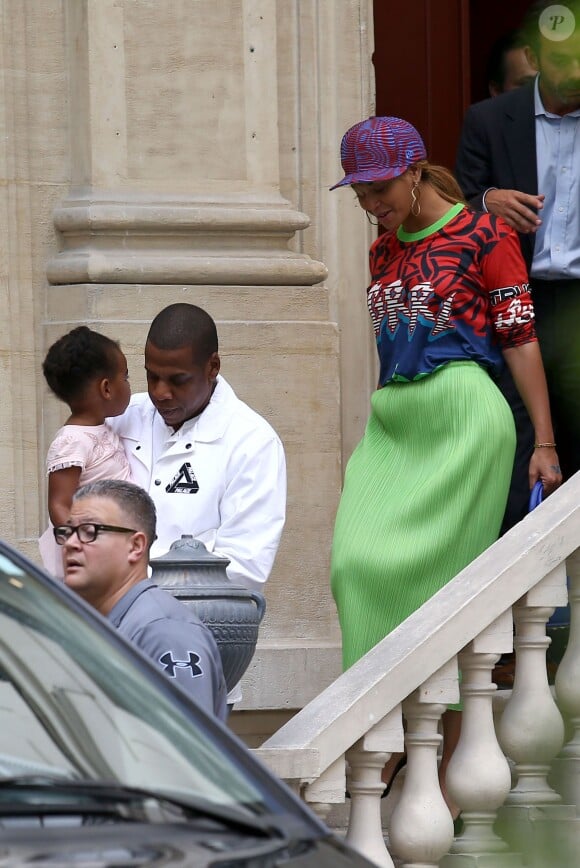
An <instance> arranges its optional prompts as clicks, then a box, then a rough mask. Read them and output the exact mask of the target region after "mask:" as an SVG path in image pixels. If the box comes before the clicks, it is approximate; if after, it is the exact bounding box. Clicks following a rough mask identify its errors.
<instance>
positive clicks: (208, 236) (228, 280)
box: [47, 193, 327, 286]
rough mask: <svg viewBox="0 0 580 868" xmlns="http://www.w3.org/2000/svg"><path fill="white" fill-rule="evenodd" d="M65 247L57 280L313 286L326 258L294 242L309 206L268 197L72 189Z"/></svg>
mask: <svg viewBox="0 0 580 868" xmlns="http://www.w3.org/2000/svg"><path fill="white" fill-rule="evenodd" d="M53 217H54V225H55V227H56V229H57V231H58V233H59V238H60V244H61V250H60V252H59V253H58V254H57V255H56V256H54V257H53V258H52V260H51V261H50V262H49V264H48V268H47V275H48V279H49V281H50V283H52V284H78V283H142V284H143V283H145V284H159V283H161V284H177V283H182V282H185V283H188V284H205V285H215V284H222V285H223V284H227V285H244V286H248V285H254V286H256V285H258V286H263V285H290V286H292V285H296V286H303V285H306V286H311V285H313V284H315V283H320V281H322V280H324V279H325V277H326V275H327V269H326V266H325V265H324V264H323V263H322V262H317V261H316V260H314V259H311V257H309V256H307V255H306V254H301V253H297V252H295V251H293V250H290V249H289V247H288V242H289V241H290V239H291V238H292V236H293V235H294V233H295V232H297V231H299V230H301V229H304V228H306V227H307V226H308V225H309V218H308V217H307V216H306V214H303V213H301V212H300V211H296V210H294V209H292V208H291V207H290V205H289V204H288V203H287V202H286V201H285V200H284V199H282V198H281V197H280V199H279V201H272V202H264V201H259V200H256V201H252V199H251V198H250V199H249V200H248V199H247V198H245V199H244V200H242V199H240V200H234V199H230V200H227V199H222V200H221V201H202V200H201V199H199V200H196V199H195V198H192V197H177V196H159V197H153V196H142V195H138V194H137V195H135V194H131V195H128V196H127V195H123V196H120V195H116V196H114V195H107V194H102V193H98V194H96V193H81V194H79V195H71V196H70V197H69V198H68V199H66V200H65V201H64V202H62V203H61V204H60V205H59V206H58V207H57V208H56V209H55V211H54V215H53Z"/></svg>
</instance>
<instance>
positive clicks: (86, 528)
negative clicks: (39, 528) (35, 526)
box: [52, 522, 138, 546]
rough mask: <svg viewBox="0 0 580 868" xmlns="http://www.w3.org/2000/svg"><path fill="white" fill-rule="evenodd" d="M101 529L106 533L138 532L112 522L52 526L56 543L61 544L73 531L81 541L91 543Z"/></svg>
mask: <svg viewBox="0 0 580 868" xmlns="http://www.w3.org/2000/svg"><path fill="white" fill-rule="evenodd" d="M103 531H106V532H107V533H138V531H136V530H133V529H132V528H130V527H116V526H115V525H114V524H94V522H86V523H85V524H77V525H76V527H75V526H73V525H72V524H61V525H59V527H55V528H53V531H52V532H53V534H54V538H55V540H56V541H57V543H58V545H59V546H63V545H64V544H65V542H66V541H67V539H70V538H71V536H72V535H73V533H76V535H77V536H78V538H79V540H80V541H81V542H82V543H92V542H94V541H95V540H96V538H97V537H98V535H99V534H100V533H102V532H103Z"/></svg>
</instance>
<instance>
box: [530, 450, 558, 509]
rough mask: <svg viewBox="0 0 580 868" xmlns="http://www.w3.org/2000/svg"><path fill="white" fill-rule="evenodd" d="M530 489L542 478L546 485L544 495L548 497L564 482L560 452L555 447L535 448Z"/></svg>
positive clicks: (531, 461) (531, 463)
mask: <svg viewBox="0 0 580 868" xmlns="http://www.w3.org/2000/svg"><path fill="white" fill-rule="evenodd" d="M529 478H530V490H531V489H532V488H533V487H534V485H535V483H536V482H537V481H538V479H540V480H541V481H542V484H543V486H544V496H545V497H547V496H548V495H549V494H551V493H552V492H553V491H555V490H556V489H557V488H558V486H559V485H561V484H562V471H561V470H560V462H559V461H558V454H557V452H556V450H555V449H554V448H551V447H547V446H541V447H539V448H537V449H534V454H533V455H532V458H531V460H530V468H529Z"/></svg>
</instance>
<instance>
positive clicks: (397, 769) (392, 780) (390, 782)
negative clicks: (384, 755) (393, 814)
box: [381, 753, 407, 799]
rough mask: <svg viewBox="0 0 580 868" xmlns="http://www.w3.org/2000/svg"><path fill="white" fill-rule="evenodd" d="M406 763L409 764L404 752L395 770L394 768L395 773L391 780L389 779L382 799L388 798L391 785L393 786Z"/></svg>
mask: <svg viewBox="0 0 580 868" xmlns="http://www.w3.org/2000/svg"><path fill="white" fill-rule="evenodd" d="M406 765H407V754H406V753H404V754H403V756H402V757H401V758H400V760H399V762H398V763H397V765H396V766H395V770H394V772H393V774H392V775H391V780H390V781H389V783H388V784H387V786H386V787H385V789H384V790H383V794H382V796H381V799H386V798H387V796H388V795H389V793H390V792H391V787H392V786H393V783H394V781H395V778H396V777H397V775H398V774H399V772H400V771H401V769H402V768H404V767H405V766H406Z"/></svg>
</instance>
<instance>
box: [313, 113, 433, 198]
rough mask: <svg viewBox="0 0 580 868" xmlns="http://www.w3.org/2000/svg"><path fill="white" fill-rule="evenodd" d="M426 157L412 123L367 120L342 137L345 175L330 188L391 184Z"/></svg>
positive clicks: (391, 120)
mask: <svg viewBox="0 0 580 868" xmlns="http://www.w3.org/2000/svg"><path fill="white" fill-rule="evenodd" d="M426 157H427V151H426V150H425V145H424V144H423V139H422V138H421V136H420V135H419V133H418V132H417V130H416V129H415V127H414V126H412V124H410V123H408V122H407V121H404V120H403V119H402V118H390V117H385V118H380V117H372V118H368V119H367V120H366V121H361V122H360V123H358V124H355V125H354V127H351V128H350V129H349V130H347V131H346V133H345V134H344V136H343V137H342V142H341V144H340V161H341V163H342V168H343V169H344V172H345V175H344V178H343V179H342V181H339V182H338V184H335V185H334V187H331V188H330V189H331V190H335V189H336V188H337V187H344V186H345V185H346V184H360V183H364V182H366V181H390V180H391V179H392V178H398V177H399V175H402V174H403V172H406V171H407V169H408V168H409V166H412V165H413V163H416V162H417V161H418V160H424V159H425V158H426Z"/></svg>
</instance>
